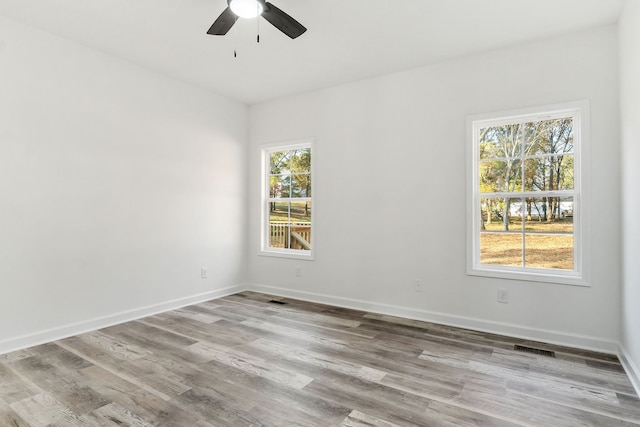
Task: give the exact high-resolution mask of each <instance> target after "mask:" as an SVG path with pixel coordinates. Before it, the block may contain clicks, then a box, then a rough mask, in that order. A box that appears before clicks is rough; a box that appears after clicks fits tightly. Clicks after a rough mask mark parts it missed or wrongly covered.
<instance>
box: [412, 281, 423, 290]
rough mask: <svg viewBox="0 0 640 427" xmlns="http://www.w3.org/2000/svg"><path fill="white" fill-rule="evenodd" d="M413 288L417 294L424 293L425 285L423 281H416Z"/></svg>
mask: <svg viewBox="0 0 640 427" xmlns="http://www.w3.org/2000/svg"><path fill="white" fill-rule="evenodd" d="M413 288H414V289H415V291H416V292H422V291H424V283H422V280H420V279H416V280H414V281H413Z"/></svg>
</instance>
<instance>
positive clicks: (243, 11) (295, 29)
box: [207, 0, 307, 39]
mask: <svg viewBox="0 0 640 427" xmlns="http://www.w3.org/2000/svg"><path fill="white" fill-rule="evenodd" d="M227 5H228V6H227V8H226V9H225V10H224V11H223V12H222V13H221V14H220V16H218V19H216V20H215V22H214V23H213V25H212V26H211V28H209V31H207V34H212V35H216V36H224V35H225V34H227V32H228V31H229V30H230V29H231V27H233V24H235V23H236V21H237V20H238V18H255V17H257V16H260V15H262V16H263V17H264V19H266V20H267V21H269V22H270V23H271V24H272V25H273V26H274V27H276V28H277V29H279V30H280V31H282V32H283V33H285V34H286V35H288V36H289V37H291V38H292V39H295V38H296V37H298V36H300V35H302V34H303V33H304V32H305V31H307V29H306V28H305V27H304V26H303V25H302V24H300V23H299V22H298V21H296V20H295V19H293V18H292V17H291V16H289V15H287V14H286V13H285V12H283V11H282V10H280V9H278V8H277V7H275V6H274V5H272V4H271V3H269V2H268V1H265V0H227Z"/></svg>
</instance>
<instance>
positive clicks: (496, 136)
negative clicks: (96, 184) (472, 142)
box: [479, 124, 523, 159]
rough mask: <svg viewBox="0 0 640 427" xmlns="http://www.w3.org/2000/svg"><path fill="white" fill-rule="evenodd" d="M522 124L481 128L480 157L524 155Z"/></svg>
mask: <svg viewBox="0 0 640 427" xmlns="http://www.w3.org/2000/svg"><path fill="white" fill-rule="evenodd" d="M522 126H523V125H521V124H513V125H503V126H492V127H486V128H482V129H480V141H479V142H480V158H481V159H499V158H512V157H519V156H521V155H522V132H521V128H522Z"/></svg>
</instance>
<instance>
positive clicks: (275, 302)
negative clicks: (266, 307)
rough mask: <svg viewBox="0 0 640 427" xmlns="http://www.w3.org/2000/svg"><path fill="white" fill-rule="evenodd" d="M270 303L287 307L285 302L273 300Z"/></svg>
mask: <svg viewBox="0 0 640 427" xmlns="http://www.w3.org/2000/svg"><path fill="white" fill-rule="evenodd" d="M269 302H270V303H271V304H280V305H285V304H286V302H284V301H278V300H275V299H272V300H271V301H269Z"/></svg>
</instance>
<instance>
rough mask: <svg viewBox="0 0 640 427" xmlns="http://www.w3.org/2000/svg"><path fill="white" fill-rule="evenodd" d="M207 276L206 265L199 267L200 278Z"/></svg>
mask: <svg viewBox="0 0 640 427" xmlns="http://www.w3.org/2000/svg"><path fill="white" fill-rule="evenodd" d="M207 277H208V276H207V267H202V268H201V269H200V278H201V279H206V278H207Z"/></svg>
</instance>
